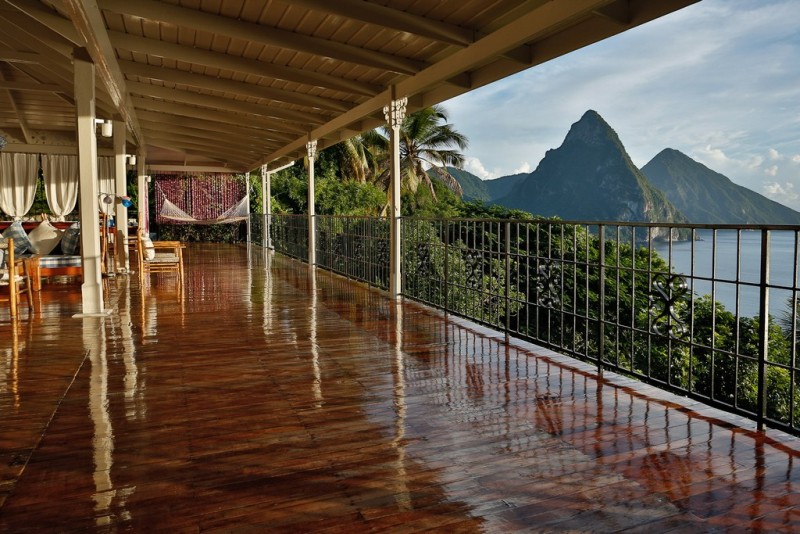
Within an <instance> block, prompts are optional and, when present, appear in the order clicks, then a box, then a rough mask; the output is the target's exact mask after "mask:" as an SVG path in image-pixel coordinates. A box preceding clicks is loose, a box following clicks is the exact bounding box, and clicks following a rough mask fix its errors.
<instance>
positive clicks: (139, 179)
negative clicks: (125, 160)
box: [136, 150, 150, 235]
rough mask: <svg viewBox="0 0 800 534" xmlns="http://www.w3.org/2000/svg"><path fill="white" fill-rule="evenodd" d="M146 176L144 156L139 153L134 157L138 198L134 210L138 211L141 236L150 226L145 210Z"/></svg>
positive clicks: (146, 197)
mask: <svg viewBox="0 0 800 534" xmlns="http://www.w3.org/2000/svg"><path fill="white" fill-rule="evenodd" d="M147 185H148V184H147V176H146V175H145V155H144V152H143V151H141V150H140V151H139V153H138V154H137V155H136V186H137V191H139V194H138V196H139V198H138V203H139V205H138V206H136V209H137V210H139V221H138V224H139V230H141V231H142V232H143V235H147V233H148V232H149V231H150V226H149V224H148V220H147V210H148V209H149V207H148V205H147V199H148V195H147Z"/></svg>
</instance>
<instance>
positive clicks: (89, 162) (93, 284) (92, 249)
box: [73, 48, 105, 315]
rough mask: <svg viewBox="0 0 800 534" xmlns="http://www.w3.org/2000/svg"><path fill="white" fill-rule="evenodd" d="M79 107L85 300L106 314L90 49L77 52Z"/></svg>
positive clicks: (88, 307) (90, 311)
mask: <svg viewBox="0 0 800 534" xmlns="http://www.w3.org/2000/svg"><path fill="white" fill-rule="evenodd" d="M73 63H74V67H75V72H74V84H75V108H76V116H77V140H78V172H79V176H80V204H79V205H80V221H81V264H82V266H83V285H81V302H82V306H83V314H84V315H94V314H102V313H104V312H105V308H104V305H103V283H102V276H101V274H100V261H101V258H100V253H101V252H100V217H99V215H98V209H99V205H98V203H97V202H98V194H99V191H98V187H97V137H96V134H95V123H94V118H95V115H94V106H95V92H94V91H95V89H94V79H95V77H94V76H95V73H94V70H95V69H94V63H92V59H91V57H89V53H88V52H87V51H86V50H85V49H83V48H78V49H76V50H75V53H74V61H73Z"/></svg>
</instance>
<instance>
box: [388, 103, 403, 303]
mask: <svg viewBox="0 0 800 534" xmlns="http://www.w3.org/2000/svg"><path fill="white" fill-rule="evenodd" d="M392 96H393V97H394V88H392ZM407 103H408V99H407V98H401V99H399V100H398V99H395V98H393V99H392V102H391V104H389V105H388V106H385V107H384V108H383V114H384V116H385V117H386V122H387V123H388V125H389V128H390V129H391V132H392V133H391V160H392V176H391V178H392V181H391V183H390V184H389V202H390V204H389V232H390V236H389V295H390V296H391V297H392V298H393V299H397V298H399V297H400V295H401V293H402V290H403V289H402V278H401V272H400V263H401V257H402V256H401V251H400V127H401V126H402V125H403V119H405V117H406V104H407Z"/></svg>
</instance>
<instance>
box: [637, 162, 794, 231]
mask: <svg viewBox="0 0 800 534" xmlns="http://www.w3.org/2000/svg"><path fill="white" fill-rule="evenodd" d="M642 172H643V173H644V174H645V176H647V178H648V179H649V180H650V181H651V182H652V183H653V185H655V186H656V187H658V188H659V189H661V190H662V191H663V192H664V194H665V195H666V196H667V198H668V199H669V200H670V201H671V202H672V203H673V204H675V205H676V206H677V207H678V209H680V210H681V211H682V212H683V213H684V215H686V216H687V218H688V219H689V220H690V221H692V222H693V223H697V224H714V223H721V224H800V212H797V211H795V210H793V209H791V208H789V207H788V206H784V205H783V204H781V203H779V202H775V201H774V200H771V199H769V198H767V197H765V196H763V195H761V194H759V193H756V192H755V191H753V190H751V189H748V188H746V187H743V186H741V185H738V184H735V183H734V182H733V181H731V179H730V178H728V177H727V176H725V175H723V174H720V173H718V172H716V171H714V170H712V169H710V168H708V167H706V166H705V165H703V164H702V163H699V162H698V161H695V160H693V159H692V158H690V157H689V156H687V155H686V154H684V153H682V152H680V151H678V150H675V149H673V148H665V149H664V150H662V151H661V152H659V153H658V154H656V155H655V156H654V157H653V159H651V160H650V161H649V162H648V163H647V164H646V165H645V166H644V167H642Z"/></svg>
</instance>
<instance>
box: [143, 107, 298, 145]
mask: <svg viewBox="0 0 800 534" xmlns="http://www.w3.org/2000/svg"><path fill="white" fill-rule="evenodd" d="M138 116H139V120H140V121H149V122H156V121H161V122H162V123H163V124H166V125H172V126H175V127H180V128H185V129H195V130H204V131H208V132H214V133H217V134H219V133H225V134H228V135H233V136H236V137H240V138H243V139H257V140H262V141H269V142H274V143H279V144H280V143H285V142H286V141H291V140H292V139H294V137H292V136H289V135H283V134H280V133H278V132H275V131H268V130H263V129H259V128H254V127H251V126H250V125H249V124H247V123H238V124H235V123H223V122H217V121H211V120H204V119H195V118H191V117H185V116H182V115H173V114H168V113H157V112H155V111H147V110H145V109H143V108H138Z"/></svg>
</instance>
